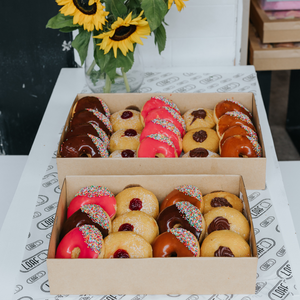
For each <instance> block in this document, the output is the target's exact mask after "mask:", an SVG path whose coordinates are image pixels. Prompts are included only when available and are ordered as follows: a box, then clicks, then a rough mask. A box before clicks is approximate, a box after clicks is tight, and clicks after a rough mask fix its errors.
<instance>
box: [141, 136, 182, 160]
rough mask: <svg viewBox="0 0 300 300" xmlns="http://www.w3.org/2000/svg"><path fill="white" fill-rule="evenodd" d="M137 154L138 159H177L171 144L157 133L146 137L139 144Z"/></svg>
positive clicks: (165, 137) (166, 138)
mask: <svg viewBox="0 0 300 300" xmlns="http://www.w3.org/2000/svg"><path fill="white" fill-rule="evenodd" d="M137 153H138V157H158V158H163V157H178V156H177V151H176V148H175V146H174V144H173V142H172V141H171V140H170V139H169V138H168V137H167V136H165V135H163V134H159V133H155V134H150V135H148V136H146V137H145V138H144V139H143V140H142V141H141V142H140V145H139V148H138V149H137Z"/></svg>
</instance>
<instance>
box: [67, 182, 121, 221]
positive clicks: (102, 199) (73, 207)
mask: <svg viewBox="0 0 300 300" xmlns="http://www.w3.org/2000/svg"><path fill="white" fill-rule="evenodd" d="M86 204H97V205H100V206H101V207H102V208H103V209H104V210H105V211H106V212H107V213H108V215H109V217H110V218H111V219H113V218H114V216H115V214H116V211H117V204H116V199H115V197H114V194H113V193H112V192H111V191H110V190H109V189H108V188H107V187H104V186H94V185H91V186H88V187H84V188H82V189H80V191H79V192H78V193H77V194H76V195H75V197H74V198H73V199H72V201H71V202H70V205H69V207H68V210H67V218H69V217H70V216H71V215H72V214H73V213H75V212H76V211H77V210H78V209H79V208H80V207H82V206H83V205H86Z"/></svg>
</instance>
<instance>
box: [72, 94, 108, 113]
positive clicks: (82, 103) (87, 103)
mask: <svg viewBox="0 0 300 300" xmlns="http://www.w3.org/2000/svg"><path fill="white" fill-rule="evenodd" d="M86 108H91V109H96V110H98V111H100V112H101V113H102V114H104V115H105V116H106V117H107V118H109V117H110V112H109V108H108V106H107V104H106V103H105V102H104V101H103V100H102V99H100V98H97V97H94V96H86V97H83V98H81V99H79V100H78V101H77V102H76V103H75V105H74V107H73V115H74V114H75V113H77V112H79V111H81V110H84V109H86Z"/></svg>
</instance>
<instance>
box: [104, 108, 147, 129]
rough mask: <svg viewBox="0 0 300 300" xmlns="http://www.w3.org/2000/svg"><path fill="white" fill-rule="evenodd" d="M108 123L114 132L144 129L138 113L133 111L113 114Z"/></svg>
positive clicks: (127, 110)
mask: <svg viewBox="0 0 300 300" xmlns="http://www.w3.org/2000/svg"><path fill="white" fill-rule="evenodd" d="M110 122H111V124H112V128H113V131H114V132H115V131H118V130H120V129H135V130H137V131H142V129H143V127H144V126H143V124H142V122H141V119H140V113H139V112H138V111H136V110H133V109H124V110H120V111H117V112H115V113H113V114H112V115H111V117H110Z"/></svg>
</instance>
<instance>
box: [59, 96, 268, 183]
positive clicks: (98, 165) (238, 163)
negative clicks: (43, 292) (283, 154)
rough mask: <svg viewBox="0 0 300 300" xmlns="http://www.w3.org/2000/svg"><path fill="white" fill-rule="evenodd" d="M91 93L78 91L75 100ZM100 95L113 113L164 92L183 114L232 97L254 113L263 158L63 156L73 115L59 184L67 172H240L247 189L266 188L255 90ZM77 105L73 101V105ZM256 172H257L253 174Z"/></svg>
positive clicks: (61, 160)
mask: <svg viewBox="0 0 300 300" xmlns="http://www.w3.org/2000/svg"><path fill="white" fill-rule="evenodd" d="M86 95H88V94H78V95H77V97H76V99H75V100H74V103H76V101H78V100H79V99H80V98H82V97H84V96H86ZM90 95H93V96H96V97H99V98H101V99H102V100H103V101H105V102H106V104H107V105H108V107H109V108H110V111H111V113H114V112H117V111H119V110H122V109H126V108H127V107H130V106H135V107H137V108H139V109H140V110H141V109H142V107H143V105H144V103H145V102H146V101H147V100H149V99H150V98H151V97H152V96H155V95H162V96H164V97H166V98H168V99H172V100H173V101H174V103H176V104H177V106H178V108H179V109H180V112H181V114H183V113H185V112H186V111H187V110H189V109H192V108H209V109H214V107H215V105H216V104H217V103H218V102H220V101H221V100H224V99H227V98H230V99H233V100H235V101H238V102H240V103H241V104H243V105H244V106H245V107H247V108H248V109H249V110H250V111H251V112H252V114H253V123H254V126H255V127H256V129H257V133H258V137H259V142H260V144H261V146H262V149H263V157H260V158H224V157H222V158H221V157H220V158H219V157H217V158H159V159H157V158H86V157H77V158H62V157H60V144H61V142H62V141H63V139H64V135H65V132H66V131H67V129H68V125H69V121H70V118H71V111H72V108H71V109H70V113H69V116H68V118H67V120H66V124H65V127H64V130H63V133H62V135H61V139H60V142H59V146H58V151H57V169H58V179H59V184H60V186H61V185H62V182H63V180H64V178H65V177H66V176H67V175H139V174H140V175H151V174H153V175H155V174H178V173H180V174H239V175H242V176H243V178H244V181H245V185H246V187H247V189H264V188H265V178H266V158H265V151H264V143H263V137H262V133H261V128H260V122H259V118H258V113H257V107H256V102H255V99H254V95H253V94H252V93H185V94H181V93H174V94H170V93H160V94H155V93H151V94H147V93H141V94H140V93H133V94H90ZM73 105H74V104H73ZM254 174H255V175H254Z"/></svg>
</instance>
